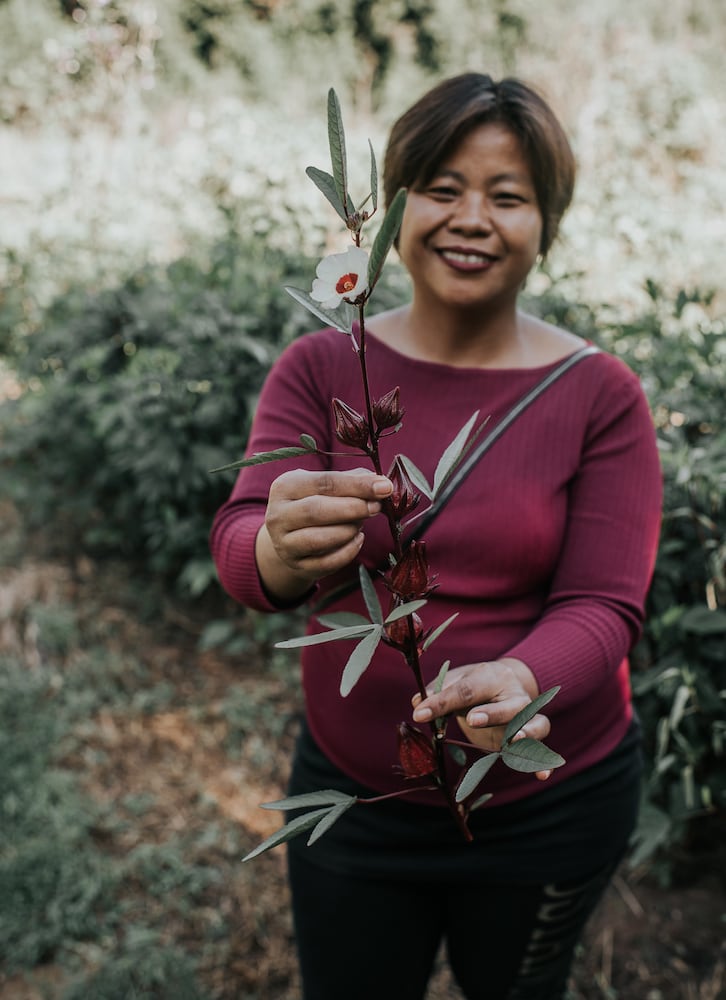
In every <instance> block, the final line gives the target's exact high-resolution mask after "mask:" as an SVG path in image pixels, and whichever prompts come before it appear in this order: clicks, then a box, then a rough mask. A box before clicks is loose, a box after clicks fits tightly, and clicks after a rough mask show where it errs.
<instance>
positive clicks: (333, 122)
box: [328, 87, 348, 211]
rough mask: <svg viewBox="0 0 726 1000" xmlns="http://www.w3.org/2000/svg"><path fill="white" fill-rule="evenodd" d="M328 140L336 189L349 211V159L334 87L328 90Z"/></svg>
mask: <svg viewBox="0 0 726 1000" xmlns="http://www.w3.org/2000/svg"><path fill="white" fill-rule="evenodd" d="M328 142H329V144H330V162H331V164H332V167H333V181H334V183H335V190H336V191H337V192H338V198H339V199H340V203H341V205H342V206H343V209H344V211H347V208H348V204H347V191H348V159H347V155H346V151H345V130H344V128H343V115H342V112H341V110H340V102H339V101H338V95H337V94H336V93H335V91H334V90H333V88H332V87H331V88H330V90H329V91H328Z"/></svg>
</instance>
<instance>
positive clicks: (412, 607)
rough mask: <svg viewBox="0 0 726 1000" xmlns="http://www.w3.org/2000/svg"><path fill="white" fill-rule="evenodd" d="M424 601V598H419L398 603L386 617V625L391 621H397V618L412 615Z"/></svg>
mask: <svg viewBox="0 0 726 1000" xmlns="http://www.w3.org/2000/svg"><path fill="white" fill-rule="evenodd" d="M425 603H426V601H425V600H423V599H421V600H419V601H406V603H405V604H399V606H398V607H397V608H394V609H393V611H392V612H391V613H390V615H388V617H387V618H386V625H390V624H391V622H396V621H398V619H399V618H405V617H406V615H412V614H413V613H414V611H418V610H419V608H422V607H423V606H424V604H425Z"/></svg>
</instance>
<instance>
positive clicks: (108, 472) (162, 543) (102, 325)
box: [0, 239, 311, 593]
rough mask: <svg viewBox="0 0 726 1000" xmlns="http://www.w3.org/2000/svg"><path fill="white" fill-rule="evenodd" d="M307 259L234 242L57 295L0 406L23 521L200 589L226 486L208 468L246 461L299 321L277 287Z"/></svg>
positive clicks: (207, 575) (59, 539)
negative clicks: (93, 289) (13, 393)
mask: <svg viewBox="0 0 726 1000" xmlns="http://www.w3.org/2000/svg"><path fill="white" fill-rule="evenodd" d="M302 266H305V264H304V262H303V263H302V264H301V263H300V262H298V261H297V260H296V261H292V260H289V259H287V258H286V257H285V256H284V254H283V253H282V252H275V251H273V250H269V249H268V252H267V254H266V256H265V258H264V259H263V258H262V256H261V251H260V247H259V243H257V244H253V243H252V242H251V241H250V242H249V243H244V242H242V243H239V242H237V241H235V240H232V239H228V240H224V241H222V242H221V243H220V244H218V245H217V246H216V247H215V248H214V249H213V251H212V252H211V254H210V257H209V259H208V260H206V261H204V262H201V263H200V262H198V261H196V260H192V259H190V258H184V259H181V260H179V261H177V262H176V263H173V264H172V265H170V266H169V267H167V268H165V269H162V268H159V269H156V270H154V269H147V270H144V271H140V272H138V273H136V274H133V275H132V276H131V277H129V278H128V279H127V280H126V281H125V282H123V284H122V285H121V286H120V287H119V288H115V289H110V290H106V291H102V292H100V293H88V292H86V291H84V290H83V289H82V288H74V289H71V290H70V291H69V292H68V294H67V295H65V296H63V297H61V298H60V299H58V300H57V301H56V302H55V303H54V304H53V305H52V307H51V308H50V309H49V311H48V313H47V315H46V316H45V318H44V321H43V323H42V325H41V327H40V328H39V329H38V330H37V331H36V332H34V333H33V334H32V335H31V336H28V337H26V338H25V339H24V340H23V342H22V343H21V345H20V349H21V350H19V351H18V356H17V359H16V361H15V362H14V367H15V368H16V370H17V376H18V378H19V380H20V382H21V383H22V385H23V387H24V392H23V393H22V395H21V397H20V398H19V399H17V400H11V401H7V402H5V404H4V405H3V406H2V407H0V434H1V435H2V464H3V475H4V478H5V481H6V486H7V488H8V489H9V491H10V492H11V495H12V497H13V499H14V500H15V501H16V502H17V503H18V505H19V506H20V507H21V508H22V509H23V510H24V511H25V513H26V515H27V518H28V522H29V524H30V525H31V526H32V527H45V528H47V529H48V531H47V533H46V535H47V537H49V538H52V539H54V540H55V543H56V545H59V546H60V547H61V549H62V550H63V551H69V552H72V551H73V550H74V549H75V548H77V549H85V550H90V551H92V552H96V553H117V554H119V555H122V556H124V557H126V558H129V559H131V560H139V561H140V562H141V561H143V564H144V566H145V568H146V570H148V572H149V573H152V574H163V575H166V576H169V577H172V576H173V577H175V578H176V579H178V581H179V583H180V584H181V586H182V587H183V588H185V589H186V590H187V591H191V592H193V593H200V592H202V591H203V590H204V589H205V588H206V587H207V585H208V584H209V583H210V581H211V580H212V578H213V571H212V566H211V561H210V559H209V556H208V553H207V536H208V533H209V527H210V522H211V518H212V515H213V513H214V511H215V510H216V509H217V507H218V506H219V504H220V503H221V502H222V500H223V499H225V498H226V496H227V495H228V492H229V489H230V485H231V482H232V477H231V475H229V474H225V475H214V476H212V475H210V474H209V470H210V469H212V468H214V467H216V466H220V465H223V464H225V463H226V462H228V461H229V460H230V457H233V458H234V457H237V456H240V455H241V453H242V449H243V446H244V443H245V440H246V437H247V433H248V429H249V422H250V418H251V415H252V412H253V409H254V401H255V397H256V394H257V392H258V390H259V387H260V384H261V382H262V380H263V377H264V375H265V372H266V371H267V369H268V367H269V365H270V363H271V361H272V359H273V358H274V356H275V354H276V353H277V352H278V350H279V349H280V347H281V346H282V345H283V344H284V343H285V342H286V341H287V340H288V339H290V338H291V337H292V336H293V335H294V334H295V333H296V332H298V329H299V326H298V324H302V323H303V322H304V321H305V319H304V315H302V310H297V309H295V308H293V306H292V301H291V300H290V299H289V297H288V296H287V295H286V294H285V292H284V291H283V289H282V284H283V281H292V283H296V282H295V280H294V279H295V274H296V271H297V269H299V268H300V267H302ZM310 272H311V268H310V267H308V268H307V274H306V275H305V277H304V279H301V280H303V281H304V282H305V283H307V282H308V280H309V273H310ZM300 328H301V327H300Z"/></svg>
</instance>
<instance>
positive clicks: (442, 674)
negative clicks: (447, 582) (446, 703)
mask: <svg viewBox="0 0 726 1000" xmlns="http://www.w3.org/2000/svg"><path fill="white" fill-rule="evenodd" d="M456 614H458V611H457V613H456ZM454 618H456V615H452V616H451V618H450V619H449V621H451V620H453V619H454ZM444 624H446V623H444ZM424 648H426V647H424ZM450 666H451V660H444V662H443V663H442V664H441V670H439V672H438V675H437V677H436V680H435V681H434V694H440V692H441V689H442V688H443V686H444V681H445V680H446V675H447V674H448V672H449V667H450Z"/></svg>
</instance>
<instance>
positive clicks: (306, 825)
mask: <svg viewBox="0 0 726 1000" xmlns="http://www.w3.org/2000/svg"><path fill="white" fill-rule="evenodd" d="M333 808H334V807H333ZM329 812H330V806H327V807H326V808H325V809H316V810H315V811H314V812H311V813H306V814H305V815H304V816H296V817H295V819H293V820H291V821H290V822H289V823H286V824H285V826H283V827H282V829H280V830H278V831H277V832H276V833H273V834H272V836H270V837H268V838H267V840H263V841H262V843H261V844H258V845H257V847H256V848H255V849H254V851H250V853H249V854H245V856H244V857H243V858H242V861H243V862H245V861H251V860H252V858H256V857H258V855H260V854H263V853H264V852H265V851H269V850H270V849H271V848H272V847H277V846H278V844H286V843H287V841H288V840H292V838H293V837H297V835H298V834H300V833H304V832H305V830H309V829H310V827H311V826H315V824H316V823H319V822H320V820H321V819H322V818H323V816H325V815H327V813H329Z"/></svg>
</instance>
